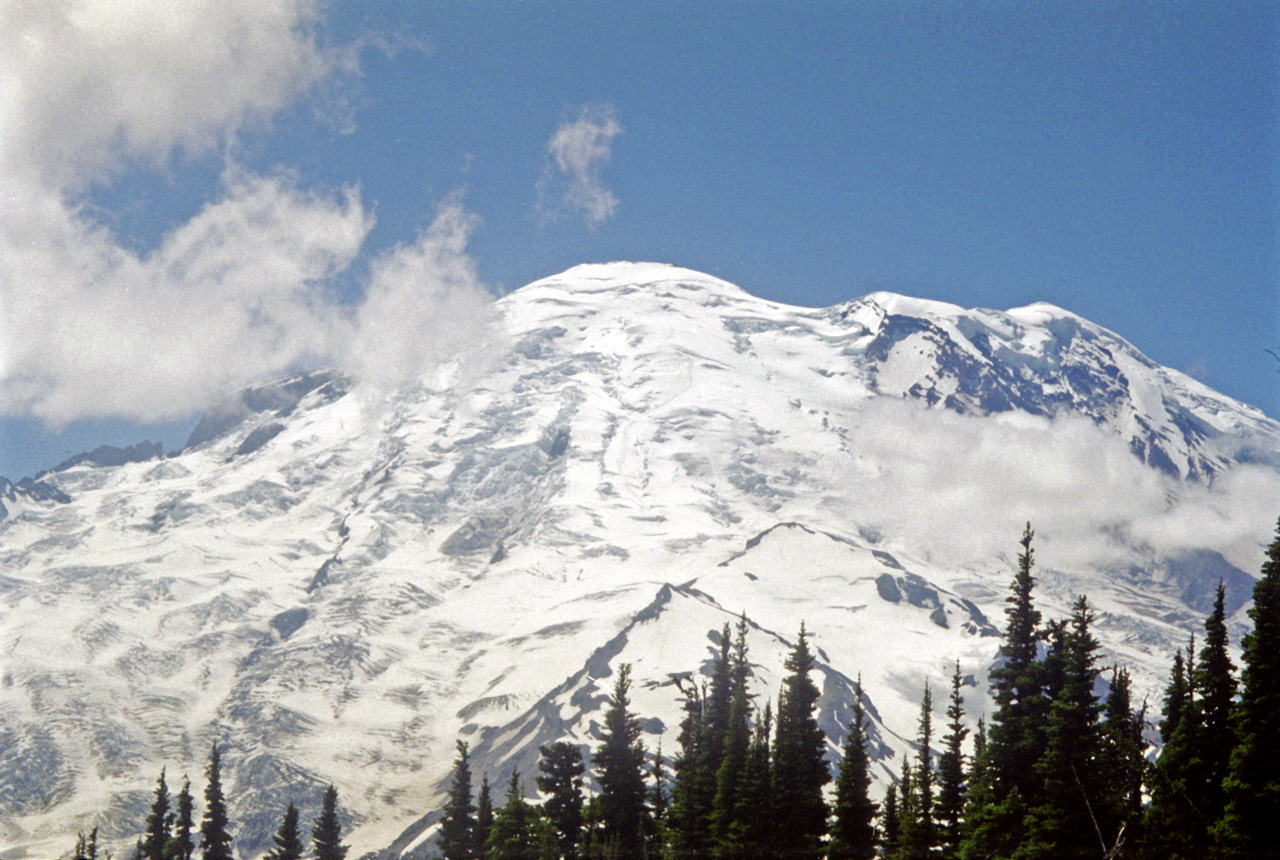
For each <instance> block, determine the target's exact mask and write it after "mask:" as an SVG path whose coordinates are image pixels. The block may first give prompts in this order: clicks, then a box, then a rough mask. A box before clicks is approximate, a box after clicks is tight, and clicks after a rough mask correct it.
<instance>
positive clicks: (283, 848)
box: [71, 743, 347, 860]
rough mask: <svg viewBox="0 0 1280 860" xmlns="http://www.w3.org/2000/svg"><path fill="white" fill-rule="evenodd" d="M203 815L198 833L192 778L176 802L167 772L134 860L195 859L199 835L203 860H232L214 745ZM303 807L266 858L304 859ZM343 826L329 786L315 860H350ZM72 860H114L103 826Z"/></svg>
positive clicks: (82, 838)
mask: <svg viewBox="0 0 1280 860" xmlns="http://www.w3.org/2000/svg"><path fill="white" fill-rule="evenodd" d="M205 778H206V783H205V789H204V814H203V815H202V817H201V820H200V825H199V828H198V829H197V827H196V824H195V820H194V817H193V816H194V811H195V802H194V799H193V798H192V795H191V780H189V779H185V778H184V780H183V783H182V789H181V790H180V791H179V792H178V795H177V797H176V798H171V797H170V795H169V786H168V785H167V784H166V782H165V772H164V770H161V771H160V778H159V779H158V780H157V781H156V791H155V797H154V799H153V800H152V802H151V808H150V811H149V812H148V814H147V823H146V832H145V833H144V834H143V836H141V837H140V838H139V839H138V841H137V844H136V845H135V846H134V850H133V853H132V854H131V857H130V860H192V857H193V855H194V854H195V849H196V841H195V840H196V836H197V834H198V835H199V838H200V849H201V858H202V860H233V858H234V854H233V853H232V850H231V843H232V835H231V822H230V820H229V818H228V815H227V800H226V795H225V793H224V792H223V790H222V755H221V753H220V751H219V750H218V745H217V744H216V743H215V744H214V745H213V749H212V751H211V752H210V754H209V764H208V766H207V767H206V768H205ZM299 827H300V824H299V821H298V808H297V807H296V806H295V805H294V804H293V803H292V802H290V804H289V806H288V808H287V809H286V810H285V813H284V818H283V820H282V821H281V822H280V828H279V830H277V831H276V833H275V834H274V835H273V836H272V837H271V839H272V842H274V843H275V847H274V848H273V849H272V850H270V851H268V852H267V853H266V855H265V860H301V858H302V857H303V856H304V855H306V854H307V846H306V845H305V844H304V842H303V838H302V835H301V832H300V831H299ZM341 836H342V824H341V822H340V821H339V819H338V790H337V789H336V788H335V787H334V786H332V785H330V786H329V787H328V788H327V789H326V790H325V793H324V800H323V802H322V804H321V809H320V815H319V817H317V818H316V820H315V823H314V825H313V827H312V830H311V852H310V856H311V857H312V858H314V860H345V858H346V856H347V846H346V845H343V844H342V838H341ZM71 856H72V860H111V853H110V852H109V851H100V850H99V846H98V828H96V827H95V828H93V830H91V831H90V832H89V835H88V836H86V835H85V834H84V833H81V834H79V835H78V836H77V838H76V847H75V850H74V851H73V852H72V855H71Z"/></svg>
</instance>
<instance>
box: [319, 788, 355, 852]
mask: <svg viewBox="0 0 1280 860" xmlns="http://www.w3.org/2000/svg"><path fill="white" fill-rule="evenodd" d="M311 847H312V853H313V854H314V855H315V860H344V858H346V856H347V846H346V845H343V844H342V822H340V821H339V820H338V789H336V788H334V787H333V786H332V785H330V786H329V787H328V788H327V789H325V792H324V801H323V802H322V803H321V805H320V817H319V818H317V819H316V825H315V827H314V828H313V829H312V831H311Z"/></svg>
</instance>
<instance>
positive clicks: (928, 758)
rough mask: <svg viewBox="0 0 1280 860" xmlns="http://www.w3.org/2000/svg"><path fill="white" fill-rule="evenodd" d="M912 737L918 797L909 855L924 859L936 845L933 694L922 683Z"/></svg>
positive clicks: (927, 686) (926, 684)
mask: <svg viewBox="0 0 1280 860" xmlns="http://www.w3.org/2000/svg"><path fill="white" fill-rule="evenodd" d="M917 725H918V729H919V734H917V735H916V746H917V750H916V796H917V797H918V813H917V818H918V822H917V826H916V828H915V831H914V837H915V844H914V845H913V846H912V851H911V853H912V856H919V857H927V856H928V855H929V853H930V852H932V851H933V846H934V845H935V844H937V836H936V828H935V827H934V823H933V778H934V774H933V748H932V746H933V691H932V690H931V689H930V688H929V682H928V680H926V681H925V682H924V696H923V698H922V699H921V701H920V722H919V723H918V724H917Z"/></svg>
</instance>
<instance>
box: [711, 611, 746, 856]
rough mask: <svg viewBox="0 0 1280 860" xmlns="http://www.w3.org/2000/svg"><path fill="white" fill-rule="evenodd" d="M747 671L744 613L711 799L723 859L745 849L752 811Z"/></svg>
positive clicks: (732, 664) (715, 835)
mask: <svg viewBox="0 0 1280 860" xmlns="http://www.w3.org/2000/svg"><path fill="white" fill-rule="evenodd" d="M726 632H727V631H726ZM750 674H751V667H750V664H749V663H748V661H747V618H746V615H743V616H742V618H741V620H740V621H739V622H738V633H737V638H736V639H735V640H734V648H733V655H732V658H731V662H730V672H729V714H728V718H727V720H726V722H725V729H724V730H725V737H724V740H723V741H722V742H721V744H720V748H721V754H720V762H719V767H717V768H716V790H715V794H714V795H713V797H712V801H711V836H712V839H713V840H714V841H715V844H716V846H717V848H716V852H715V853H716V856H718V857H720V858H723V860H736V858H741V857H743V856H745V852H746V850H747V843H746V839H747V830H748V827H749V818H750V815H751V810H750V809H749V808H748V805H747V796H746V795H747V791H748V789H749V785H748V781H749V779H750V776H749V758H750V755H751V724H750V719H751V700H750V698H749V697H748V694H747V678H748V677H749V676H750Z"/></svg>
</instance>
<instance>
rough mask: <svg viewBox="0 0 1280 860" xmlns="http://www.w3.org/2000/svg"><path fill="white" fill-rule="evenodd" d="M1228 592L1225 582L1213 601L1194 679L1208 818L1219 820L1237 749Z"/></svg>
mask: <svg viewBox="0 0 1280 860" xmlns="http://www.w3.org/2000/svg"><path fill="white" fill-rule="evenodd" d="M1225 595H1226V589H1225V588H1224V587H1223V584H1222V582H1221V581H1219V582H1218V590H1217V592H1216V596H1215V598H1214V601H1213V611H1212V612H1211V613H1210V614H1209V617H1208V618H1206V619H1205V622H1204V631H1205V636H1204V647H1203V648H1201V650H1200V662H1199V665H1197V666H1196V674H1195V677H1194V678H1193V679H1192V683H1193V684H1194V686H1195V689H1196V692H1197V693H1198V694H1199V697H1200V701H1199V704H1200V716H1201V721H1202V728H1203V734H1202V735H1201V738H1202V750H1203V752H1202V757H1203V759H1204V763H1205V769H1206V777H1207V779H1208V789H1207V792H1206V796H1205V803H1206V806H1205V808H1204V812H1205V815H1206V816H1208V818H1209V819H1210V820H1211V821H1216V820H1217V819H1218V818H1219V817H1221V815H1222V811H1223V808H1224V806H1225V803H1226V800H1225V796H1224V794H1223V789H1222V783H1223V780H1225V779H1226V777H1227V768H1228V767H1229V765H1230V761H1231V749H1232V747H1234V746H1235V729H1234V726H1233V724H1232V719H1231V717H1232V708H1233V707H1234V702H1235V695H1236V679H1235V674H1234V673H1235V666H1234V665H1232V663H1231V657H1230V655H1229V654H1228V653H1227V612H1226V606H1225Z"/></svg>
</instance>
